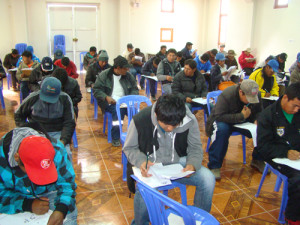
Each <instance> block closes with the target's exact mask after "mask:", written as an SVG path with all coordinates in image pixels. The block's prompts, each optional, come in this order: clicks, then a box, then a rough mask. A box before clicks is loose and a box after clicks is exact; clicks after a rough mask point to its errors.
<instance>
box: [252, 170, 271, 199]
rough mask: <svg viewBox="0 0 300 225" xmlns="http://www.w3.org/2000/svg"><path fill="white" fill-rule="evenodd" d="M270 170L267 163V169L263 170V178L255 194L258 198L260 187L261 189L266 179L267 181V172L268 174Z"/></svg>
mask: <svg viewBox="0 0 300 225" xmlns="http://www.w3.org/2000/svg"><path fill="white" fill-rule="evenodd" d="M268 170H269V165H268V164H266V166H265V169H264V172H263V174H262V176H261V180H260V183H259V186H258V189H257V192H256V194H255V197H256V198H257V197H258V196H259V193H260V189H261V187H262V185H263V183H264V181H265V178H266V176H267V174H268Z"/></svg>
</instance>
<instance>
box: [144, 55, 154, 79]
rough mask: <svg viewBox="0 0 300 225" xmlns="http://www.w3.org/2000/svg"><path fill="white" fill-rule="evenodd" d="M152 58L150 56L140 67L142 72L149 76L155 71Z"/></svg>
mask: <svg viewBox="0 0 300 225" xmlns="http://www.w3.org/2000/svg"><path fill="white" fill-rule="evenodd" d="M153 59H154V58H151V59H149V60H148V61H147V62H146V63H145V64H144V66H143V67H142V74H144V75H147V76H151V73H154V74H155V75H156V73H157V68H155V67H154V66H153Z"/></svg>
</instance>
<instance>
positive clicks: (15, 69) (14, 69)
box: [7, 68, 18, 71]
mask: <svg viewBox="0 0 300 225" xmlns="http://www.w3.org/2000/svg"><path fill="white" fill-rule="evenodd" d="M17 70H18V68H13V69H9V70H7V71H17Z"/></svg>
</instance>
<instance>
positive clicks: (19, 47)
mask: <svg viewBox="0 0 300 225" xmlns="http://www.w3.org/2000/svg"><path fill="white" fill-rule="evenodd" d="M26 48H27V44H26V43H18V44H16V45H15V49H17V50H18V52H19V55H22V53H23V52H24V51H25V50H26Z"/></svg>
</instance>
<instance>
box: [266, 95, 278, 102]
mask: <svg viewBox="0 0 300 225" xmlns="http://www.w3.org/2000/svg"><path fill="white" fill-rule="evenodd" d="M262 99H267V100H270V101H277V100H278V99H279V97H277V96H270V97H262Z"/></svg>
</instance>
